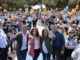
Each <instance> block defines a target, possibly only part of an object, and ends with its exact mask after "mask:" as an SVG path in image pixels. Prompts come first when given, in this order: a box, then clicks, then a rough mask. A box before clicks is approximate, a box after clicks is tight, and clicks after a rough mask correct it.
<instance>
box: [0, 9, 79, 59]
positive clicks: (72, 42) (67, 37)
mask: <svg viewBox="0 0 80 60" xmlns="http://www.w3.org/2000/svg"><path fill="white" fill-rule="evenodd" d="M37 22H38V25H42V26H45V27H44V28H43V30H42V33H41V34H40V32H39V30H40V29H38V28H37ZM79 43H80V12H78V11H76V12H75V13H74V14H68V13H67V12H61V11H55V12H54V11H50V10H49V11H46V12H45V11H42V12H39V11H34V12H33V13H30V11H28V12H27V13H25V12H24V11H9V12H2V11H1V12H0V60H7V59H8V52H9V51H10V52H11V53H12V52H14V51H16V55H17V59H18V60H26V58H27V53H28V51H29V55H30V56H32V58H33V60H38V57H39V55H40V53H42V56H43V60H51V55H52V58H53V59H52V60H69V59H72V60H80V58H79V56H80V54H79V51H80V49H79ZM29 46H30V49H29V48H28V47H29ZM77 49H78V50H77ZM76 55H77V56H76Z"/></svg>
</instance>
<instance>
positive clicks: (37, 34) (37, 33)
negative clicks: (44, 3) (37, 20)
mask: <svg viewBox="0 0 80 60" xmlns="http://www.w3.org/2000/svg"><path fill="white" fill-rule="evenodd" d="M34 30H36V37H38V36H39V32H38V29H37V28H36V27H33V28H32V29H31V35H32V36H33V31H34Z"/></svg>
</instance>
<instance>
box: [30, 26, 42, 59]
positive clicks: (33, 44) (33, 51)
mask: <svg viewBox="0 0 80 60" xmlns="http://www.w3.org/2000/svg"><path fill="white" fill-rule="evenodd" d="M40 39H41V37H40V35H39V32H38V29H37V28H35V27H34V28H32V30H31V37H29V41H30V52H29V55H30V56H32V57H33V60H37V59H38V56H39V54H40V51H41V40H40Z"/></svg>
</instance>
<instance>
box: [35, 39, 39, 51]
mask: <svg viewBox="0 0 80 60" xmlns="http://www.w3.org/2000/svg"><path fill="white" fill-rule="evenodd" d="M34 49H39V40H34Z"/></svg>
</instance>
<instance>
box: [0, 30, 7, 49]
mask: <svg viewBox="0 0 80 60" xmlns="http://www.w3.org/2000/svg"><path fill="white" fill-rule="evenodd" d="M6 45H7V36H6V34H5V32H4V31H3V29H0V48H6Z"/></svg>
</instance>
